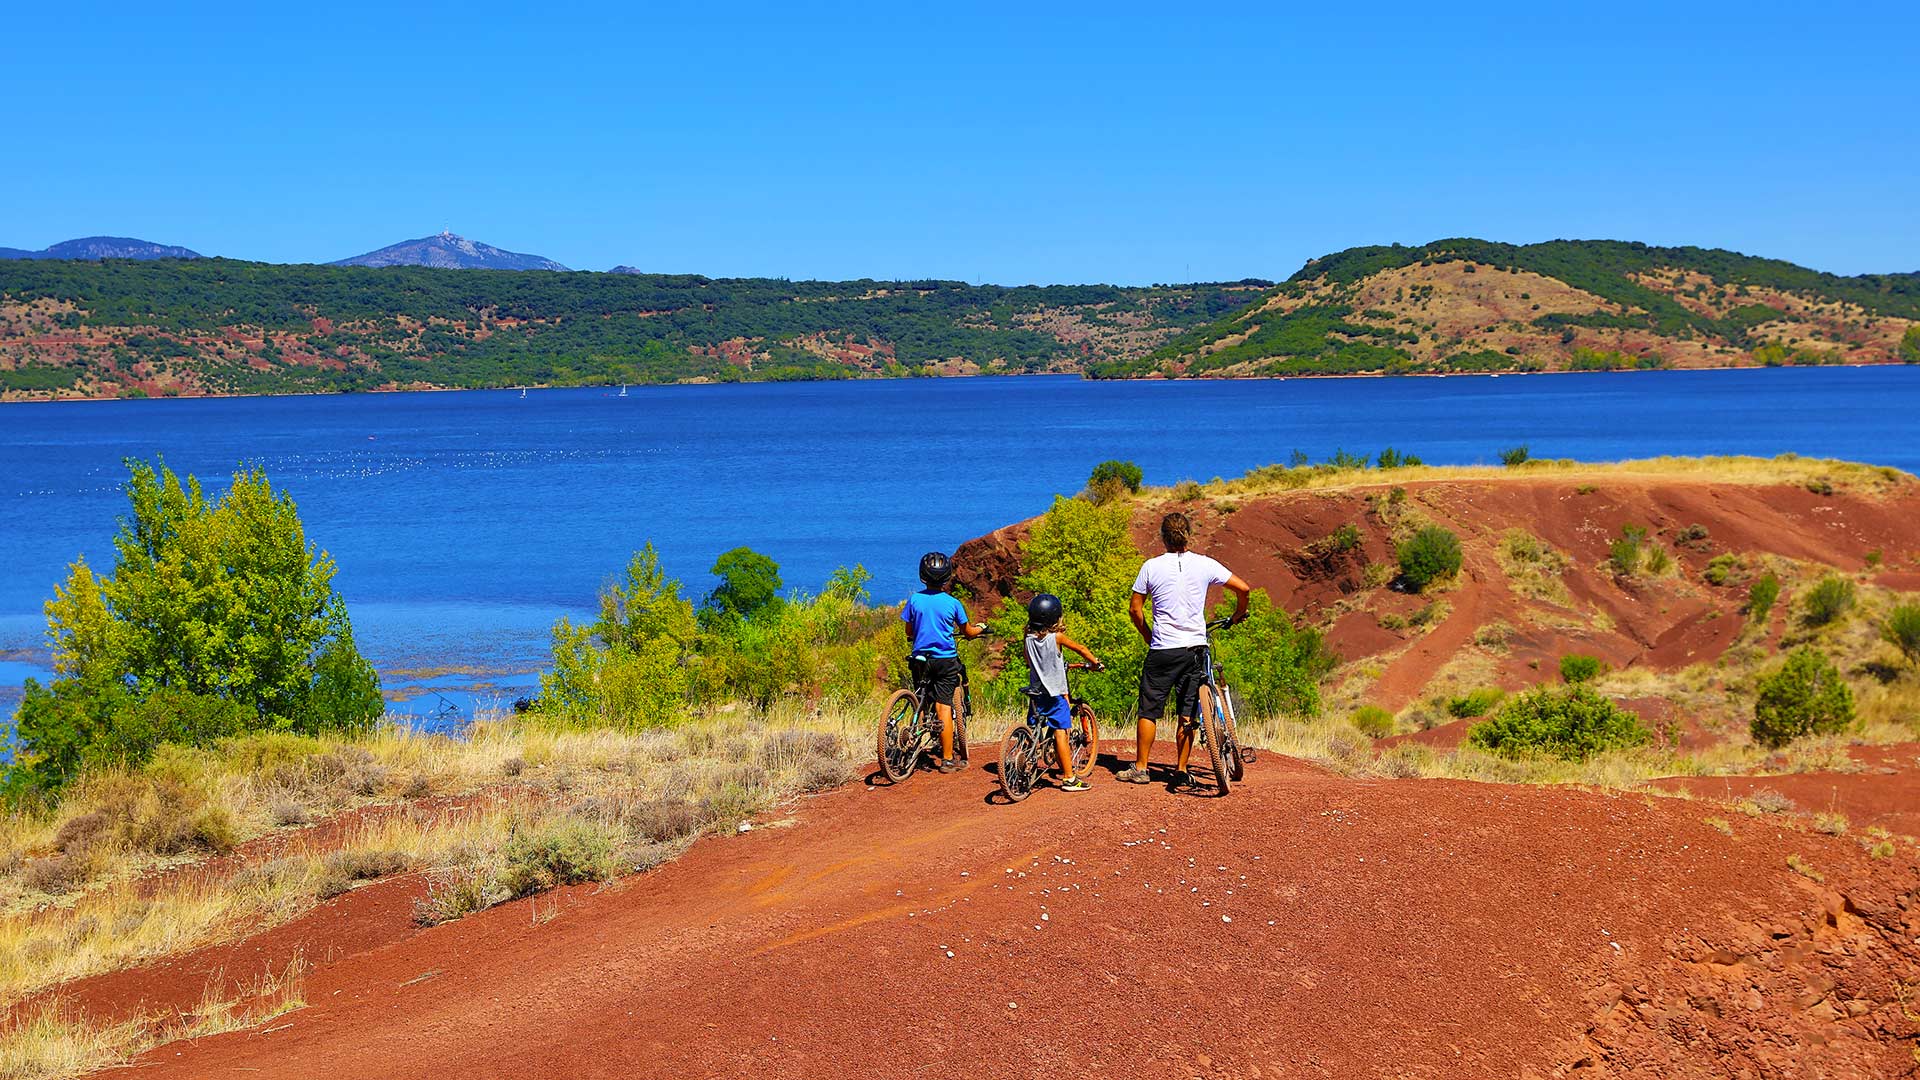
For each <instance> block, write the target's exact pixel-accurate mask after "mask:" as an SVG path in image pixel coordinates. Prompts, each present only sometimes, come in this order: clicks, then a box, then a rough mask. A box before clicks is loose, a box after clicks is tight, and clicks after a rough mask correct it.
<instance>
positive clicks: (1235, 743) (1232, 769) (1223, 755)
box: [1200, 683, 1247, 780]
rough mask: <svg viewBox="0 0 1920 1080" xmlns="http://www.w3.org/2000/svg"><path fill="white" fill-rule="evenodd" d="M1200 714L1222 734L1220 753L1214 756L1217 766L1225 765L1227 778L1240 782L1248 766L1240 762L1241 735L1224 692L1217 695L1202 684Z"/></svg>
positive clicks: (1209, 687)
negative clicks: (1229, 709)
mask: <svg viewBox="0 0 1920 1080" xmlns="http://www.w3.org/2000/svg"><path fill="white" fill-rule="evenodd" d="M1200 712H1201V714H1202V715H1204V716H1205V717H1206V718H1207V719H1208V720H1211V721H1213V722H1214V726H1215V730H1216V731H1218V732H1219V733H1220V752H1219V753H1218V754H1216V755H1215V756H1214V764H1215V765H1216V766H1218V765H1220V764H1222V763H1225V765H1226V767H1227V777H1228V779H1231V780H1238V779H1240V778H1241V777H1243V776H1245V775H1246V772H1247V770H1246V766H1245V765H1244V764H1243V763H1242V762H1241V761H1240V733H1239V732H1238V731H1236V730H1235V729H1234V726H1233V714H1232V713H1231V712H1229V711H1228V709H1227V698H1226V694H1225V693H1224V688H1223V692H1221V693H1215V692H1214V688H1213V687H1211V686H1208V685H1207V684H1205V683H1202V684H1200Z"/></svg>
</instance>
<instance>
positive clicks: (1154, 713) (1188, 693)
mask: <svg viewBox="0 0 1920 1080" xmlns="http://www.w3.org/2000/svg"><path fill="white" fill-rule="evenodd" d="M1206 655H1207V647H1206V646H1204V645H1193V646H1190V647H1187V648H1182V649H1148V650H1147V663H1146V666H1145V667H1143V668H1141V669H1140V719H1142V720H1158V719H1160V718H1161V717H1162V716H1164V715H1165V714H1166V711H1167V694H1168V692H1169V691H1173V690H1176V689H1177V690H1178V692H1179V697H1178V698H1177V699H1176V700H1177V701H1178V702H1179V705H1180V715H1181V716H1198V715H1199V713H1200V681H1201V679H1202V677H1203V676H1205V675H1206V668H1205V666H1204V661H1205V659H1206Z"/></svg>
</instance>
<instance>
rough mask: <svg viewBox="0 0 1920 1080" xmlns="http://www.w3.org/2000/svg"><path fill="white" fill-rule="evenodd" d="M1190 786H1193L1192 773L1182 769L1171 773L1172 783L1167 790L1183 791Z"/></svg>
mask: <svg viewBox="0 0 1920 1080" xmlns="http://www.w3.org/2000/svg"><path fill="white" fill-rule="evenodd" d="M1192 786H1193V774H1192V773H1190V772H1187V771H1186V770H1184V769H1183V770H1181V771H1180V772H1177V773H1174V774H1173V783H1172V784H1171V785H1169V790H1172V791H1185V790H1187V789H1188V788H1190V787H1192Z"/></svg>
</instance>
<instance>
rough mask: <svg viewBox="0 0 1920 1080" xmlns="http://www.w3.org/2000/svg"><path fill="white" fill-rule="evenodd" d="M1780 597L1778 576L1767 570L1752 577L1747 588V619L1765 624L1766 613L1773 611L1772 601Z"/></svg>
mask: <svg viewBox="0 0 1920 1080" xmlns="http://www.w3.org/2000/svg"><path fill="white" fill-rule="evenodd" d="M1779 598H1780V577H1779V575H1777V574H1775V573H1774V572H1773V571H1771V570H1769V571H1767V572H1766V573H1764V574H1761V575H1760V576H1759V577H1758V578H1755V579H1754V582H1753V584H1752V585H1750V586H1748V588H1747V603H1746V611H1747V620H1748V621H1749V622H1753V623H1757V624H1765V623H1766V621H1767V615H1768V613H1770V612H1771V611H1773V602H1774V601H1775V600H1777V599H1779Z"/></svg>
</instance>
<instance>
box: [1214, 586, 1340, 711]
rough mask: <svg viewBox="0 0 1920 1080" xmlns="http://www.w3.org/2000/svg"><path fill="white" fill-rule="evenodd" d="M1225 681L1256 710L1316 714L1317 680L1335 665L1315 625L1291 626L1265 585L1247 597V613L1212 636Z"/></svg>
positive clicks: (1242, 702)
mask: <svg viewBox="0 0 1920 1080" xmlns="http://www.w3.org/2000/svg"><path fill="white" fill-rule="evenodd" d="M1214 652H1215V653H1216V654H1217V655H1218V657H1219V660H1220V665H1221V668H1222V670H1223V671H1224V672H1225V675H1226V678H1227V681H1228V682H1229V683H1230V684H1231V685H1232V686H1233V690H1234V693H1235V694H1236V695H1237V696H1238V699H1239V704H1240V707H1241V708H1242V709H1246V710H1248V711H1249V712H1250V714H1251V715H1255V716H1299V717H1310V716H1317V715H1319V713H1320V681H1321V680H1322V679H1324V678H1326V677H1327V675H1328V673H1330V672H1331V671H1333V669H1334V668H1335V667H1338V666H1339V663H1340V658H1339V657H1338V656H1335V655H1334V654H1333V652H1332V651H1331V650H1330V649H1328V648H1327V644H1326V639H1325V638H1323V637H1321V635H1320V631H1318V630H1316V629H1314V628H1313V627H1310V626H1295V625H1294V623H1293V619H1292V618H1290V617H1289V616H1288V615H1287V611H1286V609H1285V608H1283V607H1280V606H1279V605H1277V604H1275V603H1274V602H1273V599H1272V597H1270V596H1268V595H1267V591H1266V590H1265V589H1255V590H1254V591H1253V595H1252V596H1251V597H1249V598H1248V602H1247V618H1246V621H1245V622H1242V623H1240V624H1239V625H1238V626H1235V627H1232V628H1231V629H1229V630H1227V631H1225V632H1223V633H1220V634H1217V635H1215V637H1214Z"/></svg>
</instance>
